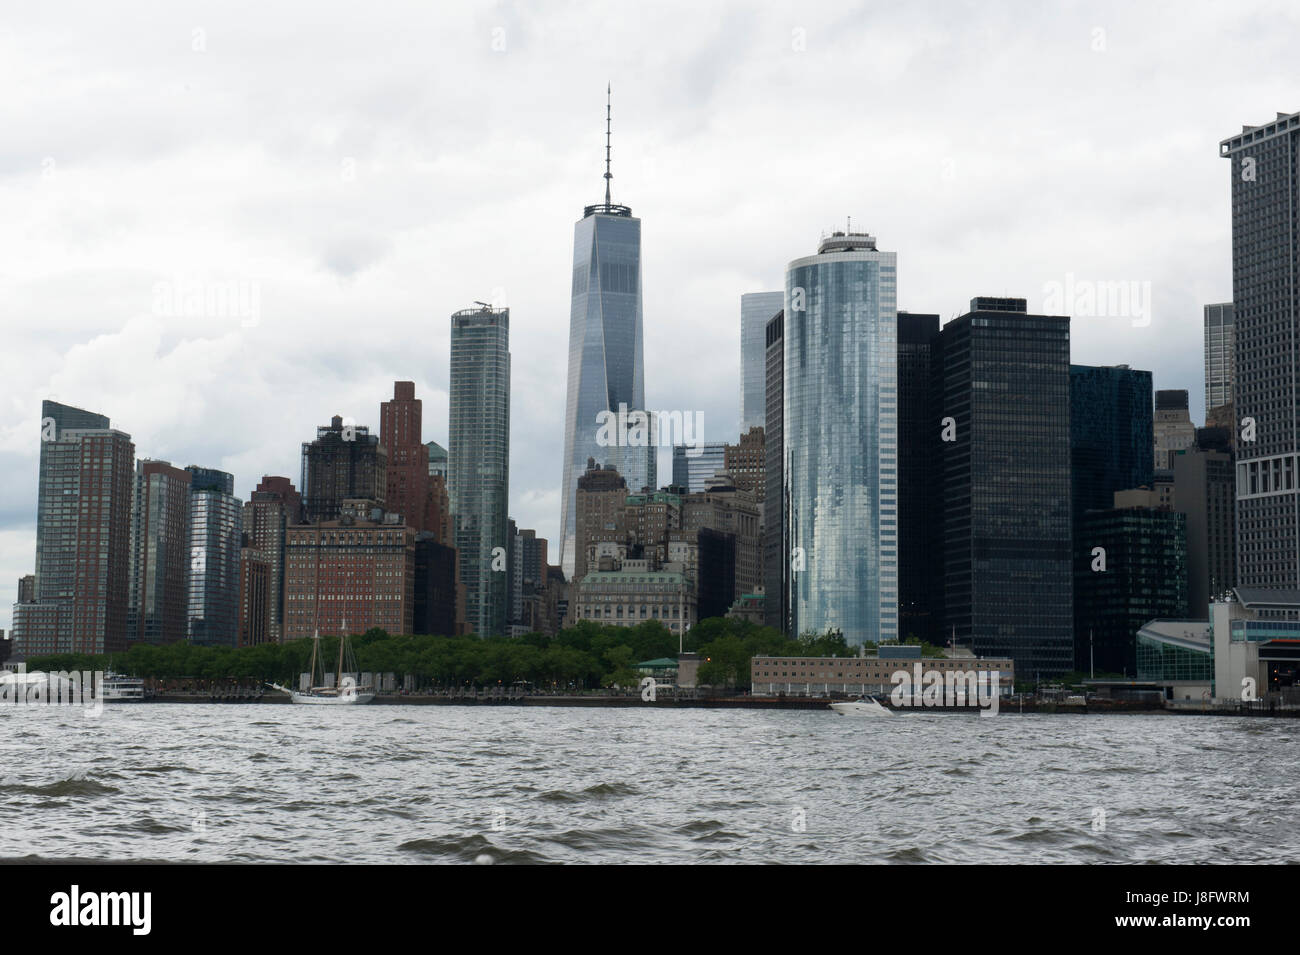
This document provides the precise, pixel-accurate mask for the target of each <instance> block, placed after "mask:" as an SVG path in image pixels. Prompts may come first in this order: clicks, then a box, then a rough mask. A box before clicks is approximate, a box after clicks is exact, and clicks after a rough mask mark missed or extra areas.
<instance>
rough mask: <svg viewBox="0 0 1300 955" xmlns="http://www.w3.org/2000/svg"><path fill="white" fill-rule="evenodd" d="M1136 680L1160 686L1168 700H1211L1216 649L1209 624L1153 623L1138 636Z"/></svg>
mask: <svg viewBox="0 0 1300 955" xmlns="http://www.w3.org/2000/svg"><path fill="white" fill-rule="evenodd" d="M1137 678H1138V681H1139V682H1152V683H1158V684H1159V685H1160V686H1161V687H1162V688H1163V689H1164V692H1165V699H1167V700H1202V699H1204V700H1208V699H1209V698H1210V696H1211V695H1212V694H1213V686H1214V646H1213V643H1212V642H1211V640H1210V623H1209V621H1208V620H1152V621H1149V622H1148V623H1147V624H1145V625H1144V626H1142V627H1140V628H1139V629H1138V632H1137Z"/></svg>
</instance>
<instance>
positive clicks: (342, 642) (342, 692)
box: [267, 630, 375, 706]
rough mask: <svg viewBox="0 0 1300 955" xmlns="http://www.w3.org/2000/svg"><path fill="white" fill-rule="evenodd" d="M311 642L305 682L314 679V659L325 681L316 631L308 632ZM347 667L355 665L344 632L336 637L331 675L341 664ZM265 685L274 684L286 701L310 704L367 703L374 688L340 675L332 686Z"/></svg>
mask: <svg viewBox="0 0 1300 955" xmlns="http://www.w3.org/2000/svg"><path fill="white" fill-rule="evenodd" d="M311 640H312V644H311V671H310V674H311V675H310V677H309V678H308V682H309V683H313V682H315V680H316V661H317V660H320V666H321V680H320V682H321V683H322V684H324V682H325V660H324V659H323V658H322V657H321V654H320V631H319V630H317V631H316V632H315V633H314V634H312V638H311ZM345 664H346V665H347V667H348V670H353V669H355V667H356V660H355V658H354V657H353V656H352V646H351V644H350V643H349V642H348V637H347V634H344V635H343V636H341V637H340V638H339V665H338V669H337V670H335V671H334V672H335V674H336V675H337V674H342V673H344V672H346V671H344V669H343V667H344V665H345ZM267 686H271V687H274V688H275V689H277V690H280V691H282V692H284V693H288V694H289V702H291V703H305V704H307V705H310V706H355V705H357V704H359V703H369V702H370V701H371V700H373V699H374V698H375V688H374V687H373V686H371V685H370V684H368V683H367V684H361V685H358V684H357V682H356V681H355V680H354V679H352V677H343V678H342V679H341V680H339V681H338V684H337V685H336V686H323V685H322V686H313V687H312V688H311V689H310V690H291V689H289V688H288V687H287V686H281V685H280V684H278V683H268V684H267Z"/></svg>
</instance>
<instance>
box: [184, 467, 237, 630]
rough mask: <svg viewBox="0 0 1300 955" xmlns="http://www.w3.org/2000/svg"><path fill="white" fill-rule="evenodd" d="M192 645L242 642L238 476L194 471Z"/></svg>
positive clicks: (191, 593)
mask: <svg viewBox="0 0 1300 955" xmlns="http://www.w3.org/2000/svg"><path fill="white" fill-rule="evenodd" d="M185 470H186V471H188V472H189V474H190V528H189V542H190V572H189V577H188V580H189V640H190V642H191V643H198V644H203V645H206V646H214V647H233V646H235V645H236V644H237V643H238V642H239V550H240V544H241V542H242V539H243V530H244V506H243V503H242V502H241V501H240V500H239V498H238V497H236V496H235V477H234V475H232V474H229V473H228V472H226V471H218V470H215V469H214V468H200V467H195V466H192V465H191V466H190V467H187V468H186V469H185Z"/></svg>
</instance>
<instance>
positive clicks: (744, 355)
mask: <svg viewBox="0 0 1300 955" xmlns="http://www.w3.org/2000/svg"><path fill="white" fill-rule="evenodd" d="M784 306H785V292H779V291H778V292H750V293H748V294H746V295H742V296H740V433H741V434H744V433H745V432H746V431H748V430H749V429H750V428H763V427H765V426H766V421H767V323H768V322H770V321H771V320H772V318H773V316H775V315H776V313H777V312H779V311H781V309H782V308H783V307H784ZM692 490H694V489H693V488H692Z"/></svg>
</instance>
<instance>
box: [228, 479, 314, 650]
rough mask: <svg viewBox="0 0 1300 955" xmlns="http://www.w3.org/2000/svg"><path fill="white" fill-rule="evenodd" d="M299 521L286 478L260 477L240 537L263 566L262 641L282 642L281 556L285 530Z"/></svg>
mask: <svg viewBox="0 0 1300 955" xmlns="http://www.w3.org/2000/svg"><path fill="white" fill-rule="evenodd" d="M301 520H302V498H301V497H299V495H298V491H297V489H296V488H295V487H294V486H293V484H292V482H290V480H289V479H288V478H286V477H278V476H272V475H263V477H262V482H261V483H260V484H258V485H257V489H256V490H255V491H253V493H252V495H251V498H250V500H249V501H248V502H247V503H245V504H244V524H243V527H244V534H245V536H246V537H247V538H248V543H249V546H250V547H252V548H253V549H254V550H256V551H257V552H258V554H260V555H261V559H262V560H264V561H265V562H266V590H267V622H266V639H267V641H268V642H270V643H282V642H284V580H285V567H284V554H285V534H286V532H287V530H288V528H290V527H293V526H294V525H296V524H298V523H300V522H301Z"/></svg>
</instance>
